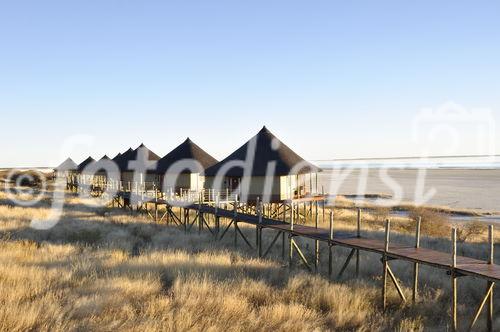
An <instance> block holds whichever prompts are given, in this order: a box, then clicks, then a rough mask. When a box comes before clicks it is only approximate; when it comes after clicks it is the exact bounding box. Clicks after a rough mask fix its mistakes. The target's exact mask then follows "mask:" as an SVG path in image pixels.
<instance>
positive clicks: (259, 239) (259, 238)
mask: <svg viewBox="0 0 500 332" xmlns="http://www.w3.org/2000/svg"><path fill="white" fill-rule="evenodd" d="M257 252H258V254H259V257H262V202H260V205H259V224H258V225H257Z"/></svg>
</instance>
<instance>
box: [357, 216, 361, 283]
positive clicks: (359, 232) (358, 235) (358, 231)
mask: <svg viewBox="0 0 500 332" xmlns="http://www.w3.org/2000/svg"><path fill="white" fill-rule="evenodd" d="M356 236H357V237H358V238H360V237H361V209H360V208H358V216H357V228H356ZM356 278H359V249H356Z"/></svg>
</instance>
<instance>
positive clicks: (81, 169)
mask: <svg viewBox="0 0 500 332" xmlns="http://www.w3.org/2000/svg"><path fill="white" fill-rule="evenodd" d="M92 163H95V160H94V158H92V157H88V158H87V159H85V160H84V161H82V162H81V163H80V164H79V165H78V167H77V172H78V181H77V184H88V185H90V184H91V183H92V175H91V174H88V172H86V171H85V168H86V167H87V166H88V165H90V164H92Z"/></svg>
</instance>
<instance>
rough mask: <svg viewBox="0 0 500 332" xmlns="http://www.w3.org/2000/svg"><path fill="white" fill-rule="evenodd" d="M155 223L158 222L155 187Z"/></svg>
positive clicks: (156, 191) (156, 190)
mask: <svg viewBox="0 0 500 332" xmlns="http://www.w3.org/2000/svg"><path fill="white" fill-rule="evenodd" d="M155 222H158V189H156V187H155Z"/></svg>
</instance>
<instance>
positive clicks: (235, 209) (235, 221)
mask: <svg viewBox="0 0 500 332" xmlns="http://www.w3.org/2000/svg"><path fill="white" fill-rule="evenodd" d="M233 223H234V247H235V248H236V246H237V245H238V195H236V197H235V201H234V220H233Z"/></svg>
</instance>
